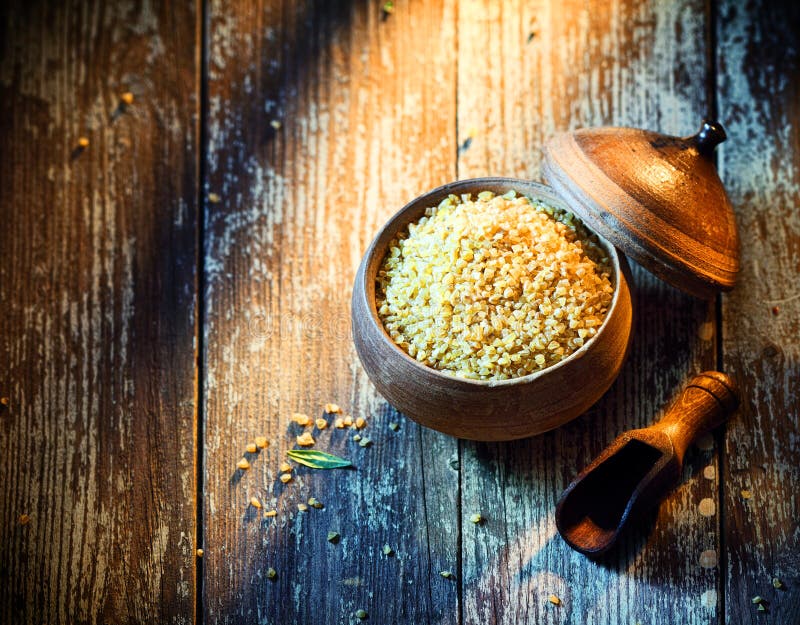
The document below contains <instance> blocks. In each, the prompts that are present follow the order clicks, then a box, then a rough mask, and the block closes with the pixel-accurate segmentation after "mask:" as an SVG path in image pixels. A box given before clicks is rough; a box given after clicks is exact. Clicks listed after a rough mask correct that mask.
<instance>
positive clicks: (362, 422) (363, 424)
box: [356, 417, 367, 430]
mask: <svg viewBox="0 0 800 625" xmlns="http://www.w3.org/2000/svg"><path fill="white" fill-rule="evenodd" d="M356 427H357V428H358V429H359V430H363V429H364V428H365V427H367V420H366V419H365V418H364V417H358V419H356Z"/></svg>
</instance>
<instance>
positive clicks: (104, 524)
mask: <svg viewBox="0 0 800 625" xmlns="http://www.w3.org/2000/svg"><path fill="white" fill-rule="evenodd" d="M4 4H5V3H4ZM14 4H16V7H13V10H12V8H11V7H7V6H6V7H5V8H4V9H2V11H3V12H4V16H3V19H2V20H0V29H2V30H0V49H2V54H0V56H2V62H0V126H2V130H0V222H1V223H2V227H0V310H1V311H2V312H1V313H0V396H3V397H8V398H9V408H8V410H7V411H4V412H2V413H1V414H0V622H2V623H8V624H15V625H16V624H18V623H44V622H47V623H162V622H167V621H173V622H179V621H184V622H188V621H190V620H191V616H192V612H193V606H194V601H195V588H196V583H195V566H194V548H193V543H194V533H195V501H194V496H195V481H194V480H195V478H194V458H195V441H194V395H195V392H196V383H195V379H194V350H193V339H194V336H195V334H196V329H195V302H196V294H195V266H196V260H195V251H196V249H195V239H196V203H195V194H196V191H197V181H198V178H197V173H196V167H197V160H196V157H197V147H198V143H197V133H196V131H195V128H196V117H195V115H196V112H197V108H198V102H197V99H196V94H197V70H198V68H197V66H196V62H195V53H196V49H197V43H198V42H197V39H196V19H195V10H194V8H192V7H191V6H187V5H174V6H173V5H170V6H169V7H166V6H163V7H156V8H148V7H147V6H146V5H145V6H135V5H131V6H127V5H123V4H121V3H114V2H103V1H98V2H91V3H85V2H65V3H61V2H58V3H55V2H54V3H47V2H27V3H26V2H16V3H14ZM125 91H131V92H133V93H134V95H135V98H136V99H135V102H134V103H133V105H132V106H130V107H129V108H128V109H127V110H125V111H124V112H123V111H122V110H120V109H119V95H120V94H121V93H123V92H125ZM81 136H85V137H86V138H88V139H89V142H90V143H89V146H88V147H87V148H86V149H85V150H83V151H82V152H80V151H76V146H77V144H78V143H77V142H78V138H79V137H81ZM23 514H26V515H29V517H30V522H29V523H28V524H27V525H21V524H20V522H19V517H20V516H21V515H23Z"/></svg>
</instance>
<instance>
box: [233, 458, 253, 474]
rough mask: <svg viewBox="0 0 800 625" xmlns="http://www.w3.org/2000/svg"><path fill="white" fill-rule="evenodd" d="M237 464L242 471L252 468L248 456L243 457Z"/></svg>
mask: <svg viewBox="0 0 800 625" xmlns="http://www.w3.org/2000/svg"><path fill="white" fill-rule="evenodd" d="M236 466H237V467H238V468H240V469H241V470H242V471H247V469H249V468H250V463H249V462H248V460H247V458H242V459H241V460H239V462H237V463H236Z"/></svg>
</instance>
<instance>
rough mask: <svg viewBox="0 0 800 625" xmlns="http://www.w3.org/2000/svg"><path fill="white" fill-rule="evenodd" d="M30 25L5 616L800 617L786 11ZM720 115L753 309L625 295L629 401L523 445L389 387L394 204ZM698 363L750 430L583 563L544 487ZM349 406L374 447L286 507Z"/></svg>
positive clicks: (795, 108)
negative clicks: (366, 302)
mask: <svg viewBox="0 0 800 625" xmlns="http://www.w3.org/2000/svg"><path fill="white" fill-rule="evenodd" d="M10 4H11V5H14V6H9V4H8V3H4V5H3V7H2V8H0V15H2V20H1V21H0V28H1V29H2V30H0V58H1V62H0V128H1V129H2V130H0V132H1V134H0V211H1V212H0V216H2V227H0V310H2V314H0V396H2V397H6V398H8V405H7V406H3V407H2V412H0V534H1V536H2V537H1V538H0V622H2V623H4V624H5V623H9V624H12V623H13V624H16V623H44V622H47V623H188V622H192V621H195V622H198V621H202V622H209V623H268V624H274V625H285V624H290V623H297V624H308V623H355V622H358V619H357V618H356V616H355V613H356V611H357V610H361V609H363V610H365V611H366V612H367V613H368V621H367V622H374V623H398V624H401V623H402V624H406V623H409V624H423V623H424V624H440V625H445V624H456V623H467V624H476V625H477V624H483V623H531V624H533V623H537V624H538V623H576V624H577V623H609V624H616V623H624V624H630V625H633V624H634V623H641V624H642V625H649V624H659V623H660V624H668V623H670V624H671V623H688V624H696V623H698V624H699V623H704V624H705V623H780V624H792V623H800V522H799V521H798V519H799V518H800V506H799V505H798V503H799V502H798V483H800V434H798V432H799V429H798V428H800V409H799V408H800V407H799V404H800V400H799V399H798V393H799V391H798V381H800V364H799V361H798V359H799V356H800V341H799V340H798V338H797V336H798V332H800V326H798V319H799V318H800V316H799V315H798V313H799V312H800V281H799V280H798V278H799V277H800V214H799V213H798V207H800V47H799V46H800V10H799V9H798V4H797V3H791V4H793V6H792V7H791V8H779V7H777V6H774V5H775V4H776V3H771V2H767V1H766V0H764V1H762V2H759V1H755V0H754V1H752V2H749V3H747V4H746V5H745V3H743V2H739V1H737V0H710V1H709V2H703V1H700V0H676V1H674V2H670V1H663V2H658V1H653V2H648V1H638V0H637V1H630V0H615V1H612V2H604V1H601V0H598V1H591V2H590V1H584V0H581V1H572V0H570V1H561V2H555V1H554V2H547V1H545V0H538V1H534V2H516V1H512V2H504V3H500V2H495V1H493V0H484V1H483V2H481V1H479V0H474V1H467V0H465V1H462V2H456V1H455V0H440V1H435V2H434V1H430V2H422V1H413V2H412V1H405V0H397V1H396V2H395V3H394V10H393V12H391V13H390V12H387V11H384V10H383V9H382V3H381V2H370V3H366V2H346V1H344V0H340V1H337V2H321V1H320V2H293V1H291V0H289V1H285V2H270V1H259V0H250V1H249V2H233V1H228V0H220V1H218V2H210V3H206V4H203V5H197V4H193V3H191V2H163V3H148V2H144V3H138V2H105V1H103V0H94V1H92V2H79V1H77V0H69V1H65V2H59V3H56V2H51V3H48V2H37V1H35V0H34V1H30V0H29V1H27V2H25V1H22V0H15V1H14V2H11V3H10ZM787 4H788V3H787ZM152 5H157V6H152ZM128 91H130V92H131V93H132V94H133V95H134V98H135V99H134V101H133V102H132V103H131V104H129V105H125V104H121V103H120V94H122V93H124V92H128ZM706 114H708V115H712V116H715V117H717V118H719V119H720V120H721V121H722V122H723V123H724V124H725V125H726V128H727V130H728V134H729V140H728V142H727V143H725V144H723V145H722V146H721V147H720V149H719V150H718V153H717V156H718V165H719V171H720V174H721V176H722V178H723V180H724V182H725V184H726V186H727V189H728V191H729V193H730V196H731V199H732V201H733V204H734V206H735V207H736V210H737V215H738V220H739V228H740V232H741V237H742V272H741V278H740V282H739V285H738V287H737V289H736V290H735V291H733V292H732V293H731V294H730V295H726V296H724V297H722V298H720V299H718V300H717V301H716V302H710V303H705V302H702V301H699V300H695V299H693V298H691V297H689V296H686V295H683V294H681V293H680V292H678V291H676V290H675V289H673V288H671V287H669V286H667V285H665V284H664V283H662V282H660V281H658V280H657V279H655V278H654V277H652V276H650V275H649V274H648V273H646V272H645V271H643V270H642V269H640V268H638V267H634V278H635V284H636V291H637V296H638V302H637V307H636V311H635V315H636V331H635V337H634V342H633V346H632V352H631V354H630V357H629V360H628V362H627V364H626V366H625V368H624V370H623V373H622V375H621V376H620V378H619V379H618V381H617V382H616V383H615V384H614V386H613V387H612V388H611V390H610V391H609V392H608V394H607V395H606V396H605V398H604V399H603V400H602V401H601V402H600V403H599V404H597V405H596V406H595V407H594V408H592V409H591V410H590V411H589V412H588V413H587V414H586V415H585V416H583V417H580V418H578V419H576V420H575V421H574V422H572V423H570V424H568V425H567V426H565V427H562V428H560V429H558V430H556V431H553V432H551V433H548V434H545V435H543V436H539V437H536V438H532V439H528V440H523V441H519V442H515V443H510V444H480V443H472V442H464V441H459V440H455V439H453V438H449V437H447V436H444V435H440V434H438V433H436V432H433V431H429V430H426V429H422V428H421V427H419V426H417V425H415V424H414V423H413V422H411V421H409V420H407V419H406V418H404V417H403V416H402V415H399V414H397V413H396V412H395V411H393V409H392V408H391V407H390V406H388V405H387V404H386V403H385V402H384V401H383V400H382V399H381V397H379V396H378V395H377V394H376V393H375V391H374V390H373V388H372V386H371V385H370V383H369V381H368V380H367V379H366V376H365V375H364V373H363V371H362V369H361V367H360V365H359V364H358V361H357V358H356V356H355V353H354V349H353V346H352V342H351V340H350V336H349V332H350V330H349V295H350V290H351V285H352V280H353V275H354V272H355V269H356V266H357V264H358V262H359V259H360V257H361V254H362V253H363V251H364V249H365V247H366V245H367V244H368V242H369V241H370V239H371V237H372V235H373V234H374V233H375V232H376V230H377V229H378V227H379V226H380V224H381V223H382V222H384V221H385V220H386V219H387V218H388V217H389V216H390V215H391V214H392V213H393V212H394V211H395V210H397V209H398V207H399V206H401V205H402V204H404V203H405V202H406V201H407V200H408V199H410V198H412V197H414V196H415V195H417V194H419V193H421V192H423V191H425V190H428V189H430V188H432V187H434V186H437V185H438V184H440V183H443V182H446V181H449V180H454V179H457V178H467V177H473V176H482V175H511V176H519V177H527V178H532V179H538V178H539V177H540V174H539V165H540V160H541V152H540V148H541V146H542V144H543V142H544V141H545V140H546V139H547V138H548V137H550V136H551V135H552V134H553V133H554V132H556V131H559V130H565V129H570V128H576V127H581V126H596V125H632V126H640V127H647V128H652V129H656V130H661V131H664V132H668V133H671V134H690V133H693V132H694V131H695V130H696V128H697V127H698V125H699V122H700V120H701V118H702V117H703V116H704V115H706ZM80 137H85V138H87V139H88V140H89V144H88V146H86V147H85V148H83V149H80V148H78V141H79V138H80ZM709 368H721V369H723V370H725V371H727V372H729V373H730V374H732V375H733V376H734V377H736V378H737V379H738V381H739V383H740V385H741V388H742V396H743V403H742V407H741V409H740V410H739V412H738V413H737V414H736V415H735V416H734V418H733V420H732V421H731V422H730V423H729V424H728V425H727V426H726V427H725V428H723V429H722V431H718V432H716V433H715V436H713V437H708V438H707V439H706V440H704V441H702V443H701V444H700V445H699V446H698V447H697V448H695V449H694V450H693V451H692V453H691V454H690V457H689V458H688V462H687V468H686V471H685V475H684V480H683V483H682V484H681V486H680V487H679V488H678V489H677V490H676V491H675V492H674V493H673V494H672V495H671V497H670V498H669V499H668V501H666V502H665V503H664V504H663V505H662V506H661V508H660V509H659V510H658V513H657V514H653V515H652V517H651V518H650V519H649V520H648V522H647V523H644V524H642V525H641V526H640V527H638V528H637V529H635V530H634V531H633V532H632V533H630V534H629V535H628V536H627V538H626V540H625V541H623V543H622V544H621V545H620V547H619V549H617V550H616V551H615V552H613V554H612V555H611V556H610V557H608V558H606V559H605V560H603V561H601V562H592V561H589V560H587V559H586V558H584V557H583V556H580V555H579V554H577V553H575V552H573V551H571V550H570V549H569V548H568V547H567V546H566V545H565V543H564V542H563V541H562V540H561V539H560V538H559V537H558V535H557V534H556V531H555V527H554V522H553V507H554V503H555V500H556V498H557V497H558V495H559V493H560V492H561V490H562V489H563V488H564V487H565V485H566V484H567V483H568V482H569V481H570V480H571V479H572V477H574V475H575V474H576V471H577V470H578V469H579V468H580V467H582V466H583V465H584V464H586V463H587V462H588V461H589V460H590V459H591V458H592V457H594V456H595V455H596V454H597V453H598V452H599V451H600V450H601V449H602V448H603V447H604V446H605V445H606V444H607V443H608V442H610V441H611V440H612V439H613V438H614V437H615V436H616V434H618V433H619V432H621V431H622V430H624V429H628V428H632V427H636V426H642V425H645V424H649V423H651V422H653V421H654V420H655V419H656V418H657V417H658V415H659V411H660V410H661V409H662V407H663V406H664V404H665V403H667V402H668V401H669V400H670V399H671V398H672V397H674V395H675V394H676V393H677V392H678V390H679V388H680V387H681V384H682V383H683V382H684V381H685V380H686V379H687V378H688V377H689V376H690V375H691V374H693V373H695V372H698V371H700V370H703V369H709ZM330 401H333V402H336V403H338V404H340V405H341V406H342V407H343V409H344V410H345V411H347V412H348V413H351V414H352V415H355V416H363V417H365V418H366V419H367V421H368V426H367V428H366V429H365V430H364V432H363V433H364V434H365V435H367V436H369V437H370V438H371V439H372V440H373V441H374V444H373V445H372V446H371V447H367V448H362V447H360V446H358V445H357V444H356V443H354V442H353V441H352V440H351V436H352V432H351V431H346V430H338V429H335V428H329V429H328V430H326V431H323V432H320V433H318V434H315V436H316V438H317V440H318V443H317V446H318V447H319V448H322V449H326V450H328V451H332V452H334V453H337V454H340V455H343V456H347V457H349V458H351V459H353V462H354V464H355V465H356V466H357V469H356V470H338V471H314V470H311V469H305V468H302V467H301V468H298V469H296V470H295V471H294V474H295V476H294V479H293V480H292V481H291V482H290V483H288V484H283V483H282V482H281V481H279V479H278V478H279V474H280V471H279V468H278V467H279V464H280V462H281V461H282V460H283V458H284V453H285V450H286V449H287V448H289V447H290V446H292V445H293V443H294V435H295V434H296V433H297V430H298V429H299V428H297V427H296V426H292V425H291V424H290V423H289V418H290V415H291V413H292V412H295V411H297V412H305V413H308V414H310V415H312V416H313V417H317V416H320V415H321V412H322V406H323V405H324V404H325V403H326V402H330ZM390 422H397V423H399V430H398V431H393V430H392V429H390V427H389V424H390ZM258 435H264V436H266V437H268V439H269V440H270V442H271V444H270V446H269V448H268V449H267V450H265V451H262V452H260V453H256V454H247V455H248V456H249V457H250V462H251V465H252V467H251V468H250V469H249V470H247V471H237V470H236V463H237V461H238V460H239V459H240V458H241V457H242V454H243V453H244V449H245V445H246V444H247V443H248V442H250V441H252V440H253V439H254V437H255V436H258ZM312 496H313V497H316V498H317V499H319V500H320V501H322V502H323V503H324V506H325V507H324V508H323V509H314V508H311V509H309V510H308V511H306V512H300V511H299V510H298V508H297V504H298V503H299V502H303V501H306V500H307V499H308V498H309V497H312ZM251 497H256V498H258V499H259V501H260V502H263V508H262V509H261V510H260V511H259V510H255V509H253V508H252V507H249V506H248V501H249V500H250V498H251ZM272 508H275V509H277V516H275V517H267V518H264V516H263V512H265V511H266V510H269V509H272ZM476 512H480V513H481V514H482V515H483V516H484V517H485V522H484V523H483V524H481V525H474V524H473V523H471V522H470V517H471V515H473V514H474V513H476ZM329 531H336V532H338V533H339V534H340V536H341V539H340V540H339V542H338V543H335V544H334V543H330V542H328V541H327V540H326V538H327V535H328V532H329ZM385 544H388V545H390V546H391V548H392V549H393V552H394V553H393V554H392V555H391V556H386V555H384V553H383V546H384V545H385ZM198 547H200V548H202V549H203V550H204V555H203V556H202V558H198V557H196V552H195V549H196V548H198ZM270 568H272V569H274V570H275V571H276V573H277V575H276V576H275V577H274V579H270V578H269V575H268V570H269V569H270ZM440 571H451V572H452V573H453V577H452V578H449V579H448V578H445V577H442V576H441V575H440ZM773 577H777V578H779V579H780V580H782V587H781V588H774V587H773V583H772V578H773ZM551 594H554V595H557V596H558V597H559V598H560V599H561V605H558V606H556V605H553V604H551V603H550V602H549V601H548V597H549V596H550V595H551ZM755 595H759V596H761V597H763V598H764V600H765V601H764V603H763V605H764V606H765V607H766V610H765V611H759V610H758V605H756V604H753V603H751V598H752V597H753V596H755Z"/></svg>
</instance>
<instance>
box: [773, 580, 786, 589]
mask: <svg viewBox="0 0 800 625" xmlns="http://www.w3.org/2000/svg"><path fill="white" fill-rule="evenodd" d="M772 587H773V588H777V589H779V590H780V589H781V588H783V582H782V581H781V580H780V579H778V578H777V577H773V578H772Z"/></svg>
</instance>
